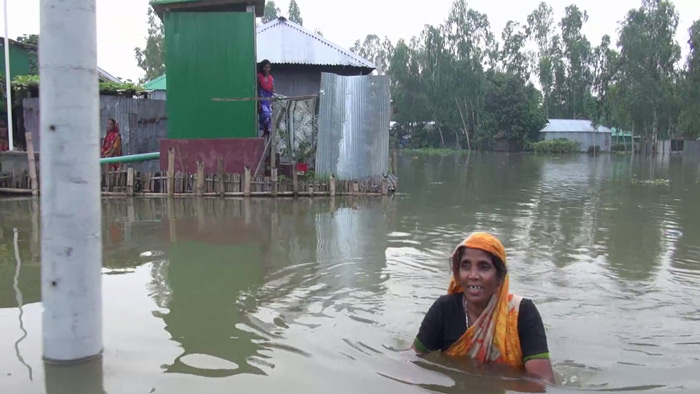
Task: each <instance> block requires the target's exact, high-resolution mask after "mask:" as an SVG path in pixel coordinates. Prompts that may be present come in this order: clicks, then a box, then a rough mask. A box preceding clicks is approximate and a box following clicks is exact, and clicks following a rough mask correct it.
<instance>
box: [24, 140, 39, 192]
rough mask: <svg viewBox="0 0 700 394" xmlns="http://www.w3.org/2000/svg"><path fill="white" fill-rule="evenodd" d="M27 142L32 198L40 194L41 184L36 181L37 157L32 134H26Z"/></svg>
mask: <svg viewBox="0 0 700 394" xmlns="http://www.w3.org/2000/svg"><path fill="white" fill-rule="evenodd" d="M24 137H25V138H26V141H27V160H28V161H29V179H30V182H31V186H32V196H36V195H38V194H39V183H38V182H37V179H36V157H35V156H34V142H33V141H32V133H24Z"/></svg>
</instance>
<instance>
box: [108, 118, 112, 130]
mask: <svg viewBox="0 0 700 394" xmlns="http://www.w3.org/2000/svg"><path fill="white" fill-rule="evenodd" d="M107 130H114V121H113V120H112V119H110V120H108V121H107Z"/></svg>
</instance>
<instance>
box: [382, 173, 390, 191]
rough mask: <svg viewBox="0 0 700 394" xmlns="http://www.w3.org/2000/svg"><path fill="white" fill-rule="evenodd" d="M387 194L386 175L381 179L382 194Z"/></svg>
mask: <svg viewBox="0 0 700 394" xmlns="http://www.w3.org/2000/svg"><path fill="white" fill-rule="evenodd" d="M388 194H389V179H387V177H384V179H382V195H383V196H386V195H388Z"/></svg>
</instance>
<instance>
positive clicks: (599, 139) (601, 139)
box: [543, 132, 611, 152]
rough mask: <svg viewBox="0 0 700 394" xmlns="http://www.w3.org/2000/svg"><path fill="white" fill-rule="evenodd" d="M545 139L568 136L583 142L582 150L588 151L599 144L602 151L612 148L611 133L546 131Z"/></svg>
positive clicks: (571, 139)
mask: <svg viewBox="0 0 700 394" xmlns="http://www.w3.org/2000/svg"><path fill="white" fill-rule="evenodd" d="M543 134H544V135H545V140H547V141H549V140H556V139H560V138H566V139H567V140H569V141H576V142H579V143H581V152H588V149H590V148H591V147H593V146H594V145H598V148H599V149H600V151H601V152H607V151H609V150H610V144H611V143H610V138H611V134H610V133H593V132H590V133H586V132H571V133H567V132H544V133H543Z"/></svg>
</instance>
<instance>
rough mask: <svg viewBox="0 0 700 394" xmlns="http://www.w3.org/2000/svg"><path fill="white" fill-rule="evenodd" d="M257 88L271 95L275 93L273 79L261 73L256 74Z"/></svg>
mask: <svg viewBox="0 0 700 394" xmlns="http://www.w3.org/2000/svg"><path fill="white" fill-rule="evenodd" d="M258 86H260V88H262V89H264V90H266V91H268V92H270V93H272V92H274V91H275V78H273V77H272V75H268V76H265V74H263V73H258Z"/></svg>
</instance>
